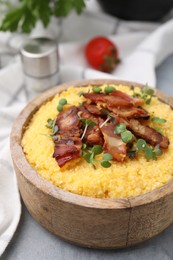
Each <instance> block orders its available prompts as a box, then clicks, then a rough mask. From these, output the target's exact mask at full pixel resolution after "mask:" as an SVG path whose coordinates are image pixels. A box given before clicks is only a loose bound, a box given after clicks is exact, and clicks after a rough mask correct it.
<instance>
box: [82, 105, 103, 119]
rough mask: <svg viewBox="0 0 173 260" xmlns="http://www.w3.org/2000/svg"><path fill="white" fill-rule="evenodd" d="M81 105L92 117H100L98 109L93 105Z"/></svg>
mask: <svg viewBox="0 0 173 260" xmlns="http://www.w3.org/2000/svg"><path fill="white" fill-rule="evenodd" d="M83 105H84V107H85V108H86V109H87V110H88V112H89V113H91V114H93V115H96V116H100V115H101V114H102V113H101V111H100V109H99V108H98V107H97V106H96V105H95V104H87V103H86V102H84V103H83Z"/></svg>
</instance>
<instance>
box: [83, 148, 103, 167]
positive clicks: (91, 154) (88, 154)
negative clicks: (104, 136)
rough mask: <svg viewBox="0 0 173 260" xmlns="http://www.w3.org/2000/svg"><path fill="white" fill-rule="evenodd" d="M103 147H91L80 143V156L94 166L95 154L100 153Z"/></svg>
mask: <svg viewBox="0 0 173 260" xmlns="http://www.w3.org/2000/svg"><path fill="white" fill-rule="evenodd" d="M102 152H103V148H102V146H101V145H94V146H93V147H88V146H87V145H86V144H85V143H84V144H83V145H82V156H83V158H84V159H85V160H86V161H87V162H88V163H91V164H92V165H93V167H94V168H95V165H94V163H95V156H96V155H98V154H101V153H102Z"/></svg>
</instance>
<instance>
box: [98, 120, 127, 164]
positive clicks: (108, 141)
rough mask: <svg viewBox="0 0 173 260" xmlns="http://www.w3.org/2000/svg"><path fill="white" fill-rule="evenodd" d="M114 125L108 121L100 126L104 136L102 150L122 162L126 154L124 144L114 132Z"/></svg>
mask: <svg viewBox="0 0 173 260" xmlns="http://www.w3.org/2000/svg"><path fill="white" fill-rule="evenodd" d="M114 128H115V125H114V124H112V123H110V124H107V125H105V126H103V127H102V128H101V132H102V134H103V136H104V141H105V143H104V150H105V151H107V152H108V153H110V154H111V155H112V157H113V159H115V160H117V161H119V162H122V161H124V160H125V158H126V155H127V147H126V144H125V143H124V142H123V141H122V139H121V137H120V136H119V135H117V134H115V133H114Z"/></svg>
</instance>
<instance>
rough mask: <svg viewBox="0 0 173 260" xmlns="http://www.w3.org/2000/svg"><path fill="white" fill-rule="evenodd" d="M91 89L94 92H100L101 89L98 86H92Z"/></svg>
mask: <svg viewBox="0 0 173 260" xmlns="http://www.w3.org/2000/svg"><path fill="white" fill-rule="evenodd" d="M92 90H93V92H94V93H100V92H101V91H102V89H101V88H100V87H93V88H92Z"/></svg>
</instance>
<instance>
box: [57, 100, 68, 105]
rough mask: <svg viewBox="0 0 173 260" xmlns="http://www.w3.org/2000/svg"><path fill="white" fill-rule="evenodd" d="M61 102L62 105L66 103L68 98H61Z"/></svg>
mask: <svg viewBox="0 0 173 260" xmlns="http://www.w3.org/2000/svg"><path fill="white" fill-rule="evenodd" d="M59 104H60V105H62V106H64V105H66V104H67V99H65V98H62V99H60V101H59Z"/></svg>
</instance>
